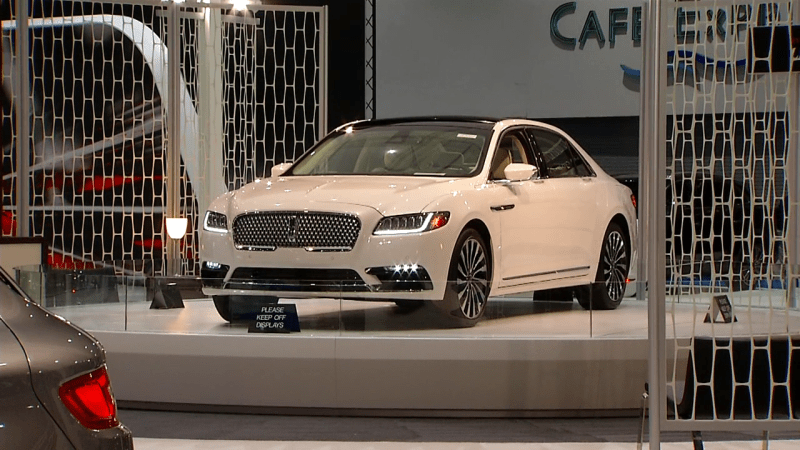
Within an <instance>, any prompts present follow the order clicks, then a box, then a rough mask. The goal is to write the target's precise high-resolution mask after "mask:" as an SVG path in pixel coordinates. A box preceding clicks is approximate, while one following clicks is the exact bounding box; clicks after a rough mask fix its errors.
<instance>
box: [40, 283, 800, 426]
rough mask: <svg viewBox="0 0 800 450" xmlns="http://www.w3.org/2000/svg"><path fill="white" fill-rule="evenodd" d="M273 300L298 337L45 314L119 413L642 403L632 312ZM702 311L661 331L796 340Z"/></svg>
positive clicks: (209, 306) (641, 366) (202, 318)
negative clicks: (287, 308)
mask: <svg viewBox="0 0 800 450" xmlns="http://www.w3.org/2000/svg"><path fill="white" fill-rule="evenodd" d="M760 295H761V296H762V297H763V296H766V295H768V294H766V293H764V294H760ZM781 295H782V294H781ZM779 297H780V295H778V296H777V297H776V298H778V300H770V299H769V298H767V299H766V300H764V298H762V299H761V303H764V302H766V303H767V304H769V302H770V301H780V299H779ZM283 302H284V301H283V300H282V303H283ZM287 302H291V303H294V304H296V305H297V309H298V312H299V316H300V324H301V329H302V331H301V332H299V333H292V334H256V333H248V330H247V326H246V325H245V324H232V325H231V324H228V323H226V322H224V321H223V320H222V319H221V318H220V317H219V316H218V314H217V312H216V310H215V309H214V305H213V303H212V302H211V301H210V300H207V299H203V300H188V301H185V308H182V309H165V310H151V309H149V304H148V303H146V302H141V301H138V302H130V303H128V304H127V305H125V304H124V302H123V303H120V304H103V305H89V306H79V307H62V308H55V309H53V311H54V312H56V313H58V314H60V315H62V316H64V317H66V318H68V319H69V320H70V321H72V322H73V323H76V324H77V325H79V326H82V327H83V328H84V329H86V330H88V331H90V332H91V333H92V334H93V335H94V336H96V337H97V338H98V339H99V340H100V341H101V342H102V344H103V346H104V347H105V349H106V352H107V356H108V366H109V371H110V372H111V376H112V382H113V388H114V391H115V394H116V396H117V399H118V400H119V401H121V402H123V404H125V403H127V404H131V405H149V406H156V407H157V406H158V405H167V407H170V408H177V409H188V410H209V409H210V410H219V411H223V410H224V411H244V412H247V411H258V412H281V413H286V412H299V413H333V412H336V413H344V414H347V413H353V414H386V415H415V414H425V415H431V414H437V415H452V416H463V415H471V416H535V415H550V416H552V415H562V414H569V415H580V414H586V415H597V414H601V413H603V414H627V413H632V412H633V411H636V410H638V409H639V408H640V407H641V404H642V393H643V391H644V384H645V382H646V378H647V352H648V343H647V304H646V302H644V301H637V300H634V299H628V300H625V301H624V302H623V303H622V305H621V306H620V307H619V309H617V310H615V311H594V312H591V313H590V312H589V311H584V310H583V309H581V308H580V307H579V306H578V305H577V304H576V303H558V302H533V301H531V300H530V299H529V298H493V299H491V301H490V303H489V309H488V310H487V315H486V317H485V318H484V319H483V320H482V321H481V322H479V323H478V325H477V326H476V327H474V328H466V329H436V328H425V327H424V322H425V317H426V313H427V311H414V312H410V313H408V312H402V311H401V310H400V309H399V308H397V307H396V306H394V304H388V303H368V302H355V301H340V300H332V299H312V300H292V301H287ZM706 309H707V307H706V306H703V305H692V304H676V307H675V312H674V317H675V321H674V326H673V323H672V322H671V320H672V319H668V322H670V324H669V326H668V327H667V329H668V330H669V331H668V333H670V335H672V333H673V330H674V332H675V333H678V335H679V336H691V333H692V332H693V330H694V332H695V333H696V335H702V334H704V333H709V332H710V331H711V328H710V327H712V326H716V327H718V328H717V332H716V335H720V331H721V330H722V328H719V327H722V326H725V327H728V328H727V330H729V331H731V332H732V333H734V334H735V333H737V332H741V333H743V334H750V332H751V331H752V330H753V329H756V330H760V332H763V333H767V332H772V333H782V332H784V333H785V331H786V330H785V329H783V328H785V327H784V326H789V327H790V328H789V329H793V330H797V329H800V318H798V317H796V316H797V314H794V313H793V315H792V317H791V321H792V323H791V324H787V323H785V322H784V323H783V325H781V324H780V323H778V322H777V321H771V320H770V314H772V313H773V309H771V308H753V309H751V310H749V311H748V310H744V309H743V310H742V311H741V312H740V311H739V310H736V311H735V312H736V313H737V316H738V318H739V322H737V323H734V324H724V325H722V324H714V325H711V324H703V323H702V320H703V317H704V316H705V314H706ZM126 310H127V313H126ZM742 312H746V314H742ZM782 313H783V312H781V314H782ZM668 314H669V315H670V317H672V316H673V314H672V313H671V312H670V313H668ZM421 324H423V325H422V326H421ZM768 324H772V325H768ZM705 328H708V329H705ZM768 328H772V329H768ZM737 330H738V331H737Z"/></svg>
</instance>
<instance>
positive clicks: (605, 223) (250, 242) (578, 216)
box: [200, 117, 636, 326]
mask: <svg viewBox="0 0 800 450" xmlns="http://www.w3.org/2000/svg"><path fill="white" fill-rule="evenodd" d="M635 202H636V200H635V198H634V197H633V195H632V193H631V191H630V189H628V188H627V187H625V186H623V185H622V184H620V183H619V182H617V181H616V180H615V179H613V178H611V177H610V176H608V175H607V174H606V173H605V172H603V170H602V169H601V168H600V167H599V166H598V165H597V164H596V163H595V162H594V161H593V160H592V159H591V158H590V157H589V155H587V154H586V152H585V151H584V150H583V149H582V148H581V147H580V146H579V145H578V144H577V143H576V142H575V141H574V140H573V139H572V138H570V137H569V136H567V135H566V134H565V133H564V132H562V131H561V130H559V129H557V128H554V127H552V126H550V125H546V124H544V123H540V122H536V121H532V120H527V119H502V120H497V119H478V118H464V117H427V118H406V119H387V120H373V121H360V122H354V123H350V124H347V125H343V126H341V127H339V128H337V129H336V130H334V131H333V132H331V133H330V134H329V135H328V136H326V137H325V138H324V139H323V140H322V141H320V142H319V143H318V144H316V145H315V146H314V147H313V148H311V149H310V150H309V151H308V152H307V153H305V154H304V155H303V156H301V157H300V158H299V159H298V160H297V161H296V162H295V163H294V164H281V165H278V166H275V167H273V168H272V176H271V177H270V178H269V179H262V180H256V181H255V182H252V183H250V184H247V185H245V186H244V187H242V188H241V189H238V190H236V191H233V192H229V193H226V194H224V195H222V196H220V197H219V198H217V199H216V200H214V201H213V202H212V204H211V206H210V207H209V210H208V212H207V213H206V215H205V217H204V219H203V230H202V232H201V236H200V240H201V255H202V257H203V258H202V259H203V260H202V265H201V272H202V277H203V292H204V293H205V294H206V295H211V296H213V299H214V303H215V305H216V307H217V310H218V311H219V313H220V315H221V316H222V317H223V318H225V319H226V320H231V319H232V316H231V303H232V302H231V299H233V298H235V299H236V301H237V302H244V303H245V304H246V303H247V302H248V301H251V302H253V303H254V304H255V302H256V301H258V298H259V297H260V298H261V299H263V298H265V297H266V298H270V299H272V300H273V301H274V299H276V298H278V297H280V298H304V297H305V298H309V297H330V298H348V299H359V300H378V301H391V302H396V303H397V304H398V305H401V306H411V305H415V304H422V303H423V302H426V301H430V303H431V304H432V305H435V306H436V307H437V309H439V310H441V311H442V312H443V313H444V314H446V316H447V317H450V318H451V319H452V320H453V321H455V322H457V323H458V324H459V325H462V326H469V325H473V324H475V323H476V322H477V321H478V320H479V319H480V318H481V316H482V315H483V313H484V311H485V310H486V302H487V300H488V298H489V295H490V294H491V295H503V294H513V293H519V292H526V291H528V292H530V291H538V290H545V289H548V290H552V289H558V288H570V289H571V291H570V292H572V293H574V294H575V296H576V297H577V299H578V301H579V303H580V304H581V306H583V307H584V308H590V307H591V308H595V309H614V308H616V307H617V306H618V305H619V303H620V301H621V300H622V297H623V295H624V293H625V288H626V284H627V283H628V282H629V280H628V277H629V271H630V269H631V267H632V266H633V264H634V256H635V251H634V248H633V246H634V245H635V242H636V211H635ZM551 292H552V291H551Z"/></svg>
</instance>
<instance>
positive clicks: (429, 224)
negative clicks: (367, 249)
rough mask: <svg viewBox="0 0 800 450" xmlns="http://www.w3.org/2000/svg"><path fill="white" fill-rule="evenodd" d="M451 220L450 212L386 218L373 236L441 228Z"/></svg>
mask: <svg viewBox="0 0 800 450" xmlns="http://www.w3.org/2000/svg"><path fill="white" fill-rule="evenodd" d="M449 219H450V213H449V212H427V213H417V214H403V215H400V216H389V217H384V218H383V219H381V221H380V222H378V226H376V227H375V231H373V232H372V234H375V235H385V234H411V233H420V232H423V231H431V230H435V229H437V228H441V227H443V226H445V225H446V224H447V221H448V220H449Z"/></svg>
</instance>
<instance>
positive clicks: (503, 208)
mask: <svg viewBox="0 0 800 450" xmlns="http://www.w3.org/2000/svg"><path fill="white" fill-rule="evenodd" d="M514 206H516V205H514V204H513V203H512V204H510V205H498V206H490V207H489V208H490V209H491V210H492V211H508V210H509V209H514Z"/></svg>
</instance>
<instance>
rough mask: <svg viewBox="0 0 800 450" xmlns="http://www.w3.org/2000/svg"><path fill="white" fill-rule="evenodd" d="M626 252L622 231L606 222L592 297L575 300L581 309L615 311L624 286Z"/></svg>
mask: <svg viewBox="0 0 800 450" xmlns="http://www.w3.org/2000/svg"><path fill="white" fill-rule="evenodd" d="M630 253H631V252H630V245H629V244H628V240H627V238H626V237H625V232H624V231H622V228H621V227H620V226H619V225H617V224H616V223H613V222H612V223H610V224H609V225H608V228H607V229H606V233H605V236H604V237H603V245H602V247H601V248H600V260H599V261H598V263H597V274H596V275H595V283H594V284H593V285H592V295H591V296H582V297H579V298H578V302H579V303H580V305H581V306H582V307H583V308H584V309H590V308H592V309H616V308H617V307H618V306H619V304H620V302H622V297H624V296H625V288H626V287H627V279H628V270H629V269H630Z"/></svg>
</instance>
